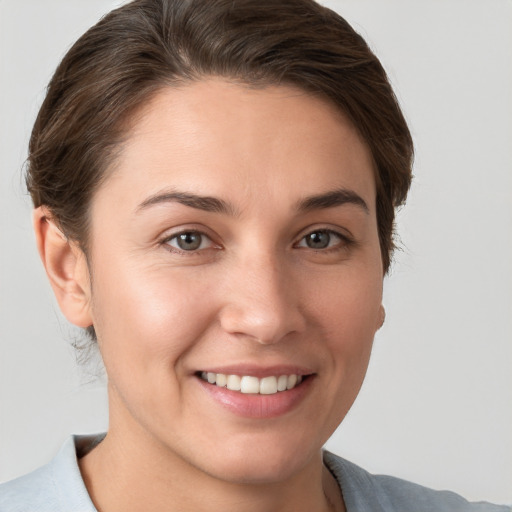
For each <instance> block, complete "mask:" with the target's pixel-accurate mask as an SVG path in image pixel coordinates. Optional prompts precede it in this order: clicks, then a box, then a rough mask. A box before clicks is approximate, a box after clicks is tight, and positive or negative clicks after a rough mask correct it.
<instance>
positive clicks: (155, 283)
mask: <svg viewBox="0 0 512 512" xmlns="http://www.w3.org/2000/svg"><path fill="white" fill-rule="evenodd" d="M199 281H200V279H198V278H196V279H191V278H190V276H189V275H188V274H186V273H183V272H179V271H176V270H175V269H172V270H171V271H169V269H167V270H165V271H164V269H159V270H157V269H141V268H138V269H137V270H135V269H132V268H130V266H127V267H126V268H123V266H122V264H121V265H119V264H118V265H117V266H116V267H115V268H108V267H107V266H104V267H103V268H101V269H98V272H97V276H96V282H97V283H98V286H95V287H93V316H94V324H95V328H96V331H97V334H98V339H99V341H100V349H101V352H102V355H103V358H104V360H105V364H106V365H107V371H108V370H109V367H108V366H109V363H111V362H113V361H116V362H117V365H120V363H121V361H122V362H124V363H127V364H129V365H131V366H133V368H132V369H133V371H137V372H139V373H140V371H141V369H142V371H144V368H146V369H147V370H148V371H153V370H154V366H153V367H152V368H150V364H151V365H153V364H157V365H160V366H162V367H165V368H167V371H168V369H169V367H170V366H174V365H176V364H177V363H178V362H179V358H180V356H181V355H183V354H185V353H186V352H187V350H188V349H190V348H191V347H192V346H193V344H194V343H195V342H196V340H198V339H200V337H201V336H202V334H203V333H204V331H205V329H206V328H207V326H208V324H209V321H210V319H211V318H212V316H213V315H214V312H213V307H212V304H211V301H209V300H208V293H205V290H204V286H203V287H201V286H199ZM145 363H146V364H145Z"/></svg>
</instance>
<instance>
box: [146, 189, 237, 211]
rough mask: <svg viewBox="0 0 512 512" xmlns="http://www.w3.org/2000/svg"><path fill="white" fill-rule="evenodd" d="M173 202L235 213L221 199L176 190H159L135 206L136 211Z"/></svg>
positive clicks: (207, 209) (208, 209)
mask: <svg viewBox="0 0 512 512" xmlns="http://www.w3.org/2000/svg"><path fill="white" fill-rule="evenodd" d="M173 202H175V203H180V204H183V205H185V206H190V207H191V208H195V209H197V210H203V211H205V212H211V213H223V214H226V215H231V216H236V215H237V212H236V210H235V208H233V206H232V205H230V204H229V203H227V202H226V201H223V200H222V199H218V198H217V197H210V196H201V195H198V194H192V193H189V192H177V191H176V192H173V191H169V192H161V193H157V194H155V195H153V196H150V197H148V198H147V199H146V200H144V201H143V202H142V203H141V204H140V205H139V206H138V207H137V211H141V210H145V209H146V208H149V207H150V206H154V205H157V204H162V203H173Z"/></svg>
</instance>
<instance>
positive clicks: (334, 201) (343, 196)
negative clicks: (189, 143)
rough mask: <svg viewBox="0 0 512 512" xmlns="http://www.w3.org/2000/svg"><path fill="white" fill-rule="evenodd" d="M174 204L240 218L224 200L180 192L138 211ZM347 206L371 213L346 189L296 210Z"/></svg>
mask: <svg viewBox="0 0 512 512" xmlns="http://www.w3.org/2000/svg"><path fill="white" fill-rule="evenodd" d="M173 202H176V203H180V204H183V205H185V206H189V207H191V208H195V209H197V210H202V211H205V212H211V213H221V214H225V215H230V216H232V217H235V216H238V214H239V212H238V211H237V209H236V208H235V207H234V206H233V205H232V204H230V203H228V202H226V201H224V200H223V199H219V198H217V197H211V196H202V195H198V194H193V193H190V192H178V191H164V192H159V193H157V194H155V195H152V196H150V197H148V198H147V199H145V200H144V201H143V202H142V203H141V204H140V205H139V206H138V207H137V209H136V211H137V212H139V211H141V210H145V209H147V208H149V207H151V206H154V205H158V204H162V203H173ZM345 204H352V205H355V206H358V207H360V208H361V209H362V210H364V211H365V213H369V208H368V205H367V204H366V202H365V201H364V199H363V198H362V197H361V196H360V195H359V194H357V193H356V192H354V191H353V190H349V189H345V188H341V189H338V190H331V191H329V192H325V193H323V194H317V195H314V196H308V197H305V198H304V199H301V200H299V201H298V202H297V203H296V209H297V211H299V212H302V213H306V212H310V211H313V210H326V209H328V208H334V207H336V206H343V205H345Z"/></svg>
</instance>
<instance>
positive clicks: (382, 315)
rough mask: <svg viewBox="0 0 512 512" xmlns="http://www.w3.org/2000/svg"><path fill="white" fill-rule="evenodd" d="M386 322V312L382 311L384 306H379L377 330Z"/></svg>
mask: <svg viewBox="0 0 512 512" xmlns="http://www.w3.org/2000/svg"><path fill="white" fill-rule="evenodd" d="M385 321H386V310H385V309H384V306H383V305H382V304H381V305H380V307H379V321H378V324H377V330H379V329H380V328H381V327H382V326H383V325H384V322H385Z"/></svg>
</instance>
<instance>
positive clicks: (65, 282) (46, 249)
mask: <svg viewBox="0 0 512 512" xmlns="http://www.w3.org/2000/svg"><path fill="white" fill-rule="evenodd" d="M32 218H33V226H34V231H35V235H36V242H37V248H38V250H39V255H40V256H41V260H42V262H43V265H44V268H45V269H46V274H47V275H48V279H49V280H50V284H51V286H52V288H53V292H54V293H55V297H56V298H57V302H58V303H59V307H60V310H61V311H62V313H63V314H64V316H65V317H66V318H67V319H68V320H69V321H70V322H71V323H72V324H74V325H76V326H78V327H89V326H90V325H92V315H91V311H90V309H91V308H90V305H91V285H90V278H89V269H88V266H87V260H86V258H85V255H84V253H83V251H82V250H81V249H80V248H79V247H78V245H77V244H76V243H75V242H72V241H70V240H68V239H67V238H66V237H65V236H64V234H63V233H62V231H61V230H60V229H59V228H58V226H57V225H56V224H55V223H54V222H53V221H52V220H51V216H50V214H49V212H48V210H47V209H46V208H44V207H39V208H36V209H35V210H34V213H33V217H32Z"/></svg>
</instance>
